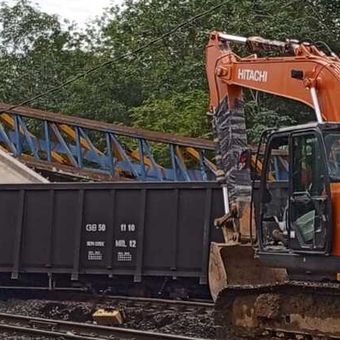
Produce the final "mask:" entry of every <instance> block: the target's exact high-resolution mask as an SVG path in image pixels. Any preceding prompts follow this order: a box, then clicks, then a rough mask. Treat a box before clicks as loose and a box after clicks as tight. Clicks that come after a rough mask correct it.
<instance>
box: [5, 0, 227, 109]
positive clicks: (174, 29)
mask: <svg viewBox="0 0 340 340" xmlns="http://www.w3.org/2000/svg"><path fill="white" fill-rule="evenodd" d="M224 4H225V2H224V1H223V2H221V3H220V4H218V5H216V6H214V7H212V8H210V9H208V10H206V11H204V12H201V13H199V14H197V15H195V16H193V17H192V18H190V19H189V20H186V21H185V22H182V23H181V24H179V25H177V26H176V27H174V28H173V29H171V30H170V31H168V32H166V33H164V34H162V35H161V36H159V37H157V38H155V39H153V40H151V41H149V42H148V43H146V44H144V45H142V46H140V47H138V48H136V49H134V50H132V51H130V52H127V53H124V54H122V55H120V56H118V57H116V58H111V59H110V60H107V61H105V62H103V63H101V64H99V65H97V66H95V67H92V68H90V69H88V70H87V71H84V72H82V73H79V74H77V75H75V76H74V77H72V78H71V79H69V80H66V81H65V82H63V83H61V84H60V85H57V86H55V87H52V88H51V89H49V90H47V91H45V92H42V93H40V94H37V95H36V96H34V97H31V98H29V99H26V100H24V101H22V102H21V103H18V104H15V105H13V106H11V107H9V108H8V109H7V110H1V111H0V114H2V113H5V112H10V111H12V110H14V109H16V108H18V107H20V106H24V105H27V104H29V103H31V102H34V101H36V100H37V99H40V98H42V97H45V96H47V95H49V94H51V93H54V92H57V91H59V90H61V89H62V88H64V87H65V86H67V85H70V84H71V83H74V82H75V81H77V80H79V79H81V78H84V77H86V76H87V75H89V74H91V73H93V72H95V71H97V70H99V69H101V68H103V67H105V66H108V65H111V64H114V63H116V62H117V61H120V60H122V59H125V58H127V57H131V56H134V55H136V54H138V53H140V52H142V51H144V50H146V49H147V48H149V47H150V46H152V45H154V44H156V43H158V42H159V41H161V40H163V39H164V38H167V37H169V36H171V35H172V34H174V33H175V32H177V31H178V30H180V29H181V28H183V27H185V26H188V25H190V24H191V23H192V22H194V21H196V20H197V19H200V18H202V17H204V16H206V15H207V14H209V13H211V12H214V11H216V10H217V9H219V8H221V7H222V6H224Z"/></svg>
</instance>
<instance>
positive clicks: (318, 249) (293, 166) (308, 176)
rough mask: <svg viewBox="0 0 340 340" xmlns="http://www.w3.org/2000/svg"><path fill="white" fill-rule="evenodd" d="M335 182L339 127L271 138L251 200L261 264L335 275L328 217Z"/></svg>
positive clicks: (339, 176) (339, 264) (338, 265)
mask: <svg viewBox="0 0 340 340" xmlns="http://www.w3.org/2000/svg"><path fill="white" fill-rule="evenodd" d="M339 181H340V125H339V124H327V123H325V124H324V123H322V124H319V123H312V124H308V125H304V126H297V127H294V128H285V129H280V130H277V131H275V132H273V133H271V134H270V136H269V137H268V141H267V143H266V148H265V155H264V166H263V168H262V175H261V181H260V185H259V192H258V193H257V196H256V195H255V197H257V198H258V200H257V201H258V203H257V205H255V215H256V216H257V218H256V219H255V220H256V223H257V226H256V227H257V228H256V230H257V238H258V243H257V251H256V254H257V256H258V257H259V259H260V261H261V262H262V263H264V264H265V265H267V266H271V267H276V268H278V267H281V268H286V269H287V270H288V272H292V271H293V272H294V273H299V275H300V274H301V273H317V274H318V275H319V274H322V273H324V272H329V273H334V274H335V273H336V272H337V271H339V270H340V261H337V260H336V256H337V255H338V254H336V253H334V251H333V243H334V242H333V239H334V235H336V233H337V228H334V226H336V222H337V221H335V220H334V218H335V219H336V218H337V216H335V217H334V216H332V206H333V207H334V204H336V202H337V199H338V193H337V191H338V185H339ZM332 201H333V204H332ZM324 258H328V259H329V260H328V261H327V264H326V263H325V262H324Z"/></svg>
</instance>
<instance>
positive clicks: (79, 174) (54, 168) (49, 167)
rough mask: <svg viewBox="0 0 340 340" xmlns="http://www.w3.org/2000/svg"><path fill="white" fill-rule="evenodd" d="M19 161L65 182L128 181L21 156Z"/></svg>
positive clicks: (125, 178)
mask: <svg viewBox="0 0 340 340" xmlns="http://www.w3.org/2000/svg"><path fill="white" fill-rule="evenodd" d="M19 159H20V161H21V162H22V163H24V164H26V165H27V166H28V167H30V168H32V169H34V170H36V171H37V172H42V173H44V175H46V176H47V177H49V175H51V176H56V175H59V176H60V177H62V178H63V177H65V180H66V181H69V180H70V178H72V177H73V178H74V179H78V180H86V181H89V180H90V181H95V182H102V181H106V182H115V181H129V179H128V178H127V177H119V176H111V175H108V174H105V173H103V174H101V173H99V172H94V171H91V170H88V169H84V168H75V167H73V166H69V165H65V164H60V163H56V162H48V161H43V160H37V159H34V158H28V157H25V156H22V157H20V158H19ZM46 176H45V177H46Z"/></svg>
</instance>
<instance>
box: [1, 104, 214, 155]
mask: <svg viewBox="0 0 340 340" xmlns="http://www.w3.org/2000/svg"><path fill="white" fill-rule="evenodd" d="M10 107H11V105H8V104H5V103H0V110H1V111H6V110H7V109H8V108H10ZM11 112H12V113H18V114H20V115H22V116H25V117H32V118H37V119H42V120H47V121H51V122H55V123H58V124H67V125H75V124H76V125H78V126H81V127H83V128H88V129H96V130H99V131H103V132H107V131H110V132H112V133H118V134H120V135H123V136H130V137H135V138H145V139H147V140H149V141H153V142H163V143H172V144H176V145H181V146H191V147H194V148H202V149H206V150H214V142H213V141H210V140H206V139H203V138H191V137H184V136H179V135H173V134H170V133H165V132H156V131H149V130H145V129H139V128H133V127H128V126H121V125H117V124H111V123H106V122H100V121H96V120H90V119H86V118H79V117H75V116H67V115H64V114H60V113H52V112H46V111H42V110H37V109H32V108H28V107H18V108H16V109H15V110H13V111H11Z"/></svg>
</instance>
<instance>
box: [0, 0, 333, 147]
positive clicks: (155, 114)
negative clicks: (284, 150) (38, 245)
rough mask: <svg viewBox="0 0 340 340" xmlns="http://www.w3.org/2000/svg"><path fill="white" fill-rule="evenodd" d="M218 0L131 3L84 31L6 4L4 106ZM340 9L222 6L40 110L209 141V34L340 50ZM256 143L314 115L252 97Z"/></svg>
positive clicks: (262, 1)
mask: <svg viewBox="0 0 340 340" xmlns="http://www.w3.org/2000/svg"><path fill="white" fill-rule="evenodd" d="M215 5H216V1H214V0H139V1H137V0H125V3H124V4H123V5H122V6H121V7H117V6H113V7H112V8H109V9H107V10H106V11H105V12H104V13H103V14H102V16H101V17H100V18H98V19H97V20H96V21H94V22H92V23H90V24H89V25H88V26H87V28H86V29H85V30H80V29H79V28H78V27H77V26H76V25H75V24H73V23H68V22H63V21H61V19H60V18H58V17H57V16H53V15H48V14H46V13H43V12H42V11H41V10H39V8H36V7H35V5H34V4H33V3H31V2H30V1H29V0H17V3H16V4H15V5H14V6H9V5H8V4H6V3H3V4H1V6H0V27H1V31H0V41H1V46H0V76H1V79H2V85H1V87H0V100H1V101H4V102H8V103H17V102H20V101H22V100H23V99H25V98H29V97H32V96H34V95H36V94H38V93H41V92H44V91H46V90H47V89H50V88H51V87H53V86H56V85H58V84H60V83H62V82H64V81H66V80H68V79H70V77H72V76H74V75H75V74H77V73H78V72H83V71H85V70H88V69H89V68H91V67H93V66H95V65H98V64H100V63H102V62H104V61H107V60H110V59H112V58H116V57H119V56H121V55H122V54H125V53H128V52H131V51H133V50H134V49H136V48H138V47H140V46H143V45H145V44H147V43H148V42H149V41H150V40H152V39H154V38H155V37H158V36H160V35H162V34H164V33H165V32H168V31H169V30H171V29H173V28H174V27H176V26H177V25H178V24H180V23H182V22H184V21H186V20H188V18H190V17H192V16H194V15H196V14H198V13H200V12H203V11H205V10H207V9H209V8H211V7H213V6H215ZM339 17H340V3H339V2H338V1H327V0H300V1H297V0H291V1H286V2H282V1H280V0H239V1H234V0H225V1H224V6H223V7H221V8H220V9H219V10H216V11H215V12H213V13H210V14H209V15H207V16H205V17H203V18H200V19H199V20H197V21H195V22H194V23H191V24H190V25H188V26H187V27H185V28H183V29H180V30H179V31H178V32H176V34H174V35H172V36H170V37H168V38H166V39H163V40H162V41H161V42H160V43H158V44H157V45H154V46H152V47H150V48H148V49H147V50H145V51H143V52H142V53H139V54H137V55H131V56H129V57H128V58H125V59H124V60H119V61H117V62H115V63H112V64H111V65H108V66H106V67H104V68H102V69H99V70H98V71H96V72H95V73H92V74H90V75H88V76H86V77H84V78H81V79H80V80H78V81H77V82H75V83H73V84H71V85H69V86H68V87H66V88H64V89H63V90H61V91H58V92H56V93H53V94H51V95H48V96H46V97H45V98H43V99H40V100H38V101H36V102H34V103H32V105H33V106H35V107H39V108H44V109H49V110H54V111H61V112H65V113H68V114H74V115H79V116H84V117H88V118H94V119H101V120H105V121H109V122H121V123H124V124H130V125H133V126H140V127H146V128H150V129H155V130H160V131H167V132H175V133H180V134H184V135H190V136H208V135H209V133H210V127H209V121H208V118H207V116H206V114H205V111H206V107H207V101H208V88H207V83H206V77H205V69H204V47H205V44H206V42H207V39H208V32H209V31H212V30H221V31H226V32H228V33H230V34H237V35H244V36H256V35H259V36H263V37H266V38H271V39H285V38H296V39H310V40H313V41H323V42H325V43H326V44H328V45H329V46H330V47H331V48H332V49H333V50H335V51H336V52H339V51H340V45H339V44H340V42H339V41H340V39H339V38H340V30H339V26H340V20H339ZM246 101H247V103H248V104H247V105H246V113H247V122H248V128H249V137H250V140H251V141H256V139H258V136H259V134H260V132H261V130H262V129H263V128H265V127H268V126H271V125H288V124H292V123H296V122H303V121H305V120H311V119H313V116H312V114H311V112H310V110H309V109H308V108H306V107H305V106H303V105H300V104H297V103H296V102H290V101H286V100H280V99H279V100H278V99H277V98H273V97H272V96H269V95H264V94H256V96H255V97H254V94H253V93H246Z"/></svg>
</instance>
